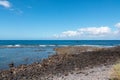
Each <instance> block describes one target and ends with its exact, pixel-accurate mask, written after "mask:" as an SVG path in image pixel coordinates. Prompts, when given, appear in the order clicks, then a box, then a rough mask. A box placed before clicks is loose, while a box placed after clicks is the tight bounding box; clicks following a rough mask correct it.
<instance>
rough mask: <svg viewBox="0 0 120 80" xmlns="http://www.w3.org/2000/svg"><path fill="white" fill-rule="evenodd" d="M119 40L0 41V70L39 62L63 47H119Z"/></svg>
mask: <svg viewBox="0 0 120 80" xmlns="http://www.w3.org/2000/svg"><path fill="white" fill-rule="evenodd" d="M119 45H120V40H0V70H1V69H8V68H9V66H8V64H10V63H11V62H13V63H14V64H15V66H19V65H21V64H27V65H28V64H31V63H33V62H39V61H41V60H42V59H44V58H48V56H50V55H53V54H55V51H54V48H56V47H63V46H98V47H112V46H119Z"/></svg>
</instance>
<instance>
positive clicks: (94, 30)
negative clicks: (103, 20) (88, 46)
mask: <svg viewBox="0 0 120 80" xmlns="http://www.w3.org/2000/svg"><path fill="white" fill-rule="evenodd" d="M78 31H79V32H80V33H83V34H87V35H97V36H100V35H103V36H104V35H106V34H109V33H111V29H110V28H109V27H107V26H105V27H89V28H80V29H79V30H78Z"/></svg>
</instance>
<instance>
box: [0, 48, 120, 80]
mask: <svg viewBox="0 0 120 80" xmlns="http://www.w3.org/2000/svg"><path fill="white" fill-rule="evenodd" d="M88 49H89V50H88ZM91 49H93V50H91ZM55 50H56V51H57V53H56V54H55V55H52V56H50V57H49V58H47V59H43V61H42V62H41V63H33V64H31V65H21V66H19V67H16V68H15V67H12V68H10V69H9V70H4V71H2V72H0V79H2V80H48V79H50V80H54V78H55V76H57V77H61V76H62V75H64V76H68V74H69V73H74V71H75V70H77V71H81V70H85V69H86V68H87V69H94V68H95V67H96V68H97V67H100V66H105V67H106V66H109V65H111V66H112V65H113V64H115V63H116V62H117V61H118V60H119V59H120V47H119V46H118V47H112V48H96V47H95V48H93V47H92V48H91V47H62V48H57V49H55ZM60 52H61V53H60ZM66 80H67V79H66Z"/></svg>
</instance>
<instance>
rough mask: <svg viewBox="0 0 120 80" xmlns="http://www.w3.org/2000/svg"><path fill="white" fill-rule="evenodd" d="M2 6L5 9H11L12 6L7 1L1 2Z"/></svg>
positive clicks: (2, 0)
mask: <svg viewBox="0 0 120 80" xmlns="http://www.w3.org/2000/svg"><path fill="white" fill-rule="evenodd" d="M0 6H3V7H5V8H10V7H11V4H10V2H9V1H7V0H0Z"/></svg>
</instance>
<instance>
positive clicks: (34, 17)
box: [0, 0, 120, 40]
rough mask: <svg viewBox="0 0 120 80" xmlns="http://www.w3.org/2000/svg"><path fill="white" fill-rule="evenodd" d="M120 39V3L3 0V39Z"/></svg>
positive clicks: (0, 4)
mask: <svg viewBox="0 0 120 80" xmlns="http://www.w3.org/2000/svg"><path fill="white" fill-rule="evenodd" d="M49 39H50V40H52V39H53V40H120V0H0V40H49Z"/></svg>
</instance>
